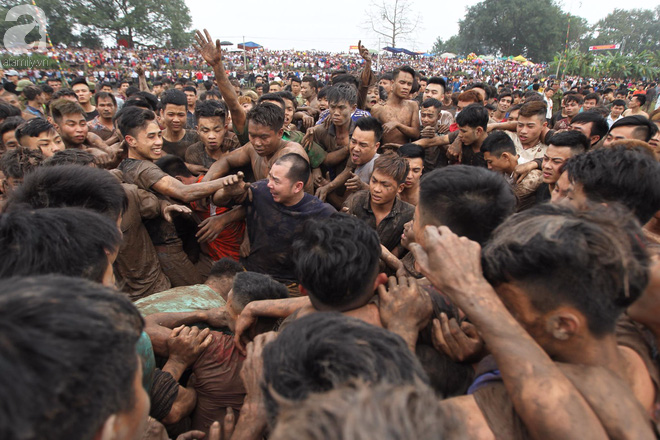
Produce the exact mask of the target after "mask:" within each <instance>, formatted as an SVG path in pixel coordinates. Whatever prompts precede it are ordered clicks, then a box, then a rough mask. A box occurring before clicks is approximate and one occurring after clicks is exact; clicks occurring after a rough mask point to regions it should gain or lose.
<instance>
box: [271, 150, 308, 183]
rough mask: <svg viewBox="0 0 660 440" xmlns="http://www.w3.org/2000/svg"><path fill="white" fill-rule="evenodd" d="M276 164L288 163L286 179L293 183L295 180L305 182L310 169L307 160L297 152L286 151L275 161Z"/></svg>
mask: <svg viewBox="0 0 660 440" xmlns="http://www.w3.org/2000/svg"><path fill="white" fill-rule="evenodd" d="M275 163H276V164H282V163H288V164H289V165H290V167H291V168H289V172H288V173H287V175H286V177H287V179H289V180H291V182H293V183H294V184H295V183H296V182H302V183H303V184H305V183H307V180H309V175H310V174H311V170H310V168H309V162H307V161H306V160H305V158H303V157H302V156H301V155H299V154H297V153H287V154H285V155H283V156H282V157H280V158H279V159H277V160H276V161H275Z"/></svg>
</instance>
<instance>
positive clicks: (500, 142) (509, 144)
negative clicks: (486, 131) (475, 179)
mask: <svg viewBox="0 0 660 440" xmlns="http://www.w3.org/2000/svg"><path fill="white" fill-rule="evenodd" d="M481 152H482V153H484V160H485V161H486V163H487V164H488V169H489V170H493V171H496V172H498V173H511V172H512V168H513V169H515V167H516V165H517V164H518V154H517V153H516V145H515V144H514V143H513V140H512V139H511V138H510V137H509V136H508V135H507V134H506V133H504V132H502V131H495V132H494V133H491V134H490V135H488V137H487V138H486V139H485V140H484V142H483V144H481Z"/></svg>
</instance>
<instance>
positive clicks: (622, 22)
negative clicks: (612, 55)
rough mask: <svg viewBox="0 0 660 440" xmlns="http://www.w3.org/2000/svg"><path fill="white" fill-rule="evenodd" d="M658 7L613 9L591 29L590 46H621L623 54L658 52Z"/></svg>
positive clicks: (659, 25)
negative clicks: (617, 44)
mask: <svg viewBox="0 0 660 440" xmlns="http://www.w3.org/2000/svg"><path fill="white" fill-rule="evenodd" d="M659 22H660V6H656V7H655V9H631V10H628V11H626V10H623V9H615V10H614V11H613V12H611V13H609V14H608V15H607V17H605V18H603V19H602V20H600V21H598V23H596V25H595V26H594V28H593V32H594V35H595V37H594V38H593V40H592V44H594V45H597V44H614V43H620V44H621V45H622V49H621V51H622V52H623V53H624V54H635V53H640V52H642V51H644V50H649V51H657V50H660V24H658V23H659Z"/></svg>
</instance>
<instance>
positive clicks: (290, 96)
mask: <svg viewBox="0 0 660 440" xmlns="http://www.w3.org/2000/svg"><path fill="white" fill-rule="evenodd" d="M275 94H276V95H278V96H279V97H280V98H282V99H288V100H289V101H291V103H292V104H293V109H294V110H296V109H297V108H298V101H297V100H296V97H295V96H293V93H291V92H289V91H288V90H282V91H280V92H275ZM284 106H285V107H286V103H285V104H284Z"/></svg>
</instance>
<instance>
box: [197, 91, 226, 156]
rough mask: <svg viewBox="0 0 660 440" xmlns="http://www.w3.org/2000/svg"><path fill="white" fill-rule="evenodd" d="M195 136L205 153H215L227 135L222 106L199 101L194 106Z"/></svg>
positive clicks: (213, 102)
mask: <svg viewBox="0 0 660 440" xmlns="http://www.w3.org/2000/svg"><path fill="white" fill-rule="evenodd" d="M195 117H196V118H197V134H198V135H199V138H200V140H201V141H202V143H203V144H204V148H206V150H207V151H217V150H218V149H219V148H220V147H221V146H222V140H223V139H224V137H225V134H226V133H227V123H226V117H227V113H226V111H225V107H224V105H222V103H220V101H199V102H198V103H197V105H196V106H195Z"/></svg>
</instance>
